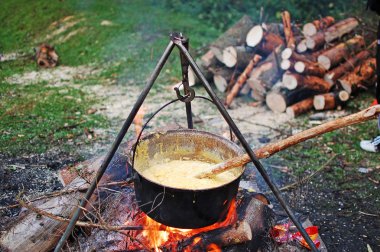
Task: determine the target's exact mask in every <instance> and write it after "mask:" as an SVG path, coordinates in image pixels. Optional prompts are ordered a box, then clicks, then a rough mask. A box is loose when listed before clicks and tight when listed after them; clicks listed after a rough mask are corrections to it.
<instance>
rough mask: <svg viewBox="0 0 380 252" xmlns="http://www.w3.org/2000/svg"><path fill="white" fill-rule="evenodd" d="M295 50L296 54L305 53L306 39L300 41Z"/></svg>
mask: <svg viewBox="0 0 380 252" xmlns="http://www.w3.org/2000/svg"><path fill="white" fill-rule="evenodd" d="M296 49H297V52H298V53H304V52H306V51H307V45H306V39H303V40H301V42H299V43H298V44H297V47H296Z"/></svg>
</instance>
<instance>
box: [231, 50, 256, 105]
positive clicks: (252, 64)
mask: <svg viewBox="0 0 380 252" xmlns="http://www.w3.org/2000/svg"><path fill="white" fill-rule="evenodd" d="M260 60H261V56H260V55H257V54H255V56H253V58H252V59H251V60H250V62H249V64H248V65H247V67H246V68H245V69H244V71H243V73H242V74H241V75H240V76H239V78H238V79H237V81H236V83H235V84H234V86H233V87H232V89H231V91H230V92H229V93H228V95H227V97H226V101H225V104H226V106H227V107H228V106H230V105H231V103H232V101H233V99H234V98H235V97H236V96H237V94H238V93H239V90H240V89H241V88H242V86H243V84H244V83H245V82H246V80H247V79H248V76H249V75H250V74H251V72H252V70H253V68H254V67H255V66H256V65H257V63H258V62H259V61H260Z"/></svg>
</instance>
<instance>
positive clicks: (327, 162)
mask: <svg viewBox="0 0 380 252" xmlns="http://www.w3.org/2000/svg"><path fill="white" fill-rule="evenodd" d="M336 155H337V154H334V155H333V156H332V157H331V158H330V159H329V160H327V161H326V163H324V164H323V165H321V167H319V168H318V170H316V171H315V172H313V173H312V174H310V175H309V176H306V177H303V178H302V179H301V180H300V181H297V182H294V183H291V184H289V185H286V186H284V187H281V188H280V191H287V190H290V189H292V188H294V187H296V186H298V185H299V184H303V183H304V182H306V181H307V180H309V179H311V178H312V177H314V176H315V175H316V174H317V173H319V172H321V171H322V170H323V169H325V168H326V167H327V165H328V164H329V163H330V162H331V161H332V160H333V159H334V158H335V157H336ZM269 193H272V191H267V192H265V194H269Z"/></svg>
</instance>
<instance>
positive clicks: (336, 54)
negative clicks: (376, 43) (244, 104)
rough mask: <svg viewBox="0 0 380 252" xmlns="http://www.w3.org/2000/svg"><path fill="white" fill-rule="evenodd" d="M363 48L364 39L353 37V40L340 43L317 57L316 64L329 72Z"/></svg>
mask: <svg viewBox="0 0 380 252" xmlns="http://www.w3.org/2000/svg"><path fill="white" fill-rule="evenodd" d="M364 46H365V42H364V38H363V37H362V36H355V37H354V38H352V39H350V40H348V41H346V42H343V43H340V44H338V45H336V46H334V47H332V48H331V49H329V50H327V51H326V52H324V53H322V54H321V55H319V56H318V63H319V64H320V65H321V66H323V67H324V68H325V69H326V70H329V69H330V68H332V67H334V66H336V65H338V63H339V62H341V61H343V60H344V59H345V58H349V55H350V54H352V53H356V52H358V51H359V50H360V49H362V48H363V47H364Z"/></svg>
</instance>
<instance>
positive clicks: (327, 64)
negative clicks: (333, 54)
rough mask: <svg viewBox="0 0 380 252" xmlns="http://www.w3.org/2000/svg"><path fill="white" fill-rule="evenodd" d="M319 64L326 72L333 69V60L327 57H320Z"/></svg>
mask: <svg viewBox="0 0 380 252" xmlns="http://www.w3.org/2000/svg"><path fill="white" fill-rule="evenodd" d="M318 63H319V64H320V65H321V66H322V67H323V68H325V69H326V70H329V69H330V67H331V60H330V59H329V58H328V57H326V56H325V55H319V56H318Z"/></svg>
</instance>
